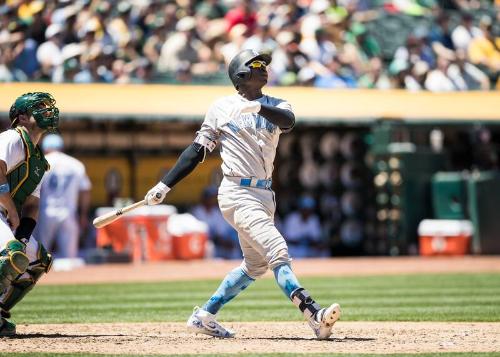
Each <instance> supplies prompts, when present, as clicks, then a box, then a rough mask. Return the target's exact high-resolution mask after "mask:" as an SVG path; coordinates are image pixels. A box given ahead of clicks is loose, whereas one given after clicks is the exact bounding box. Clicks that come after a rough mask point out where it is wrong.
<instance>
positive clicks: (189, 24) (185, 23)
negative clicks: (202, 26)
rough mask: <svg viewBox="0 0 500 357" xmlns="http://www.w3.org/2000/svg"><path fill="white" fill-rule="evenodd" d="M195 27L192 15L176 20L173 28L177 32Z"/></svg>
mask: <svg viewBox="0 0 500 357" xmlns="http://www.w3.org/2000/svg"><path fill="white" fill-rule="evenodd" d="M195 27H196V20H195V19H194V17H192V16H186V17H183V18H182V19H180V20H179V22H177V25H175V29H176V30H177V31H179V32H186V31H191V30H192V29H194V28H195Z"/></svg>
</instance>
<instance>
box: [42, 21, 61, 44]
mask: <svg viewBox="0 0 500 357" xmlns="http://www.w3.org/2000/svg"><path fill="white" fill-rule="evenodd" d="M62 30H63V27H62V26H61V25H59V24H50V25H49V27H47V29H46V30H45V39H46V40H48V39H50V38H52V37H54V36H55V35H57V34H60V33H61V32H62Z"/></svg>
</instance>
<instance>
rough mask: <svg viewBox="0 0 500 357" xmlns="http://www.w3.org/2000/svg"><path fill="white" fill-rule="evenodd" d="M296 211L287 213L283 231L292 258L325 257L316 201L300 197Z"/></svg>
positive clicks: (325, 249) (306, 196)
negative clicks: (316, 211)
mask: <svg viewBox="0 0 500 357" xmlns="http://www.w3.org/2000/svg"><path fill="white" fill-rule="evenodd" d="M297 206H298V209H297V210H296V211H292V212H291V213H289V214H288V215H287V216H286V217H285V220H284V225H283V230H284V233H285V237H286V241H287V244H288V251H289V253H290V256H291V257H292V258H307V257H318V256H326V255H327V253H326V252H327V248H326V246H325V244H324V243H323V239H322V232H321V222H320V220H319V216H318V215H317V214H316V213H315V209H316V201H315V199H314V198H312V197H311V196H308V195H304V196H302V197H300V199H299V201H298V205H297Z"/></svg>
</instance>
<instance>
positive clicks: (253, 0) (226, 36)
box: [0, 0, 500, 90]
mask: <svg viewBox="0 0 500 357" xmlns="http://www.w3.org/2000/svg"><path fill="white" fill-rule="evenodd" d="M257 5H258V6H257ZM499 8H500V7H496V8H494V7H492V6H491V4H490V3H488V2H487V1H480V0H446V1H439V2H436V1H435V0H423V1H418V2H417V1H413V0H411V1H399V0H398V1H396V0H393V1H368V0H342V1H340V0H339V1H337V0H310V1H305V2H297V1H292V0H282V1H275V2H273V1H260V0H236V1H226V0H209V1H125V0H123V1H122V0H118V1H117V0H113V1H111V0H102V1H91V0H79V1H67V0H58V1H55V0H52V1H45V2H44V1H40V0H34V1H7V2H6V3H5V4H3V5H1V6H0V80H2V81H28V80H51V81H53V82H62V81H70V82H78V83H89V82H96V81H97V82H99V81H100V82H119V83H129V82H136V81H138V82H144V81H173V82H186V83H189V82H191V81H198V80H200V79H203V80H213V79H216V80H220V78H221V77H220V76H219V75H220V74H222V71H223V69H222V68H223V66H222V64H223V62H224V61H225V58H230V57H232V56H233V55H234V53H236V52H238V51H239V50H241V49H243V48H254V49H257V50H260V51H268V52H270V53H271V52H272V53H273V58H274V60H273V62H272V63H271V66H270V67H269V68H268V72H269V83H270V84H274V85H313V83H314V81H315V80H316V79H317V78H316V77H317V76H324V73H323V74H322V72H325V68H326V67H327V66H328V65H330V64H331V63H330V62H331V57H332V56H337V57H338V58H339V61H340V63H341V70H342V71H341V72H342V76H341V77H345V76H346V73H345V72H347V73H348V74H349V77H352V78H353V79H354V81H355V82H357V83H355V86H359V87H367V86H368V87H370V86H372V84H370V82H371V81H370V80H369V81H368V83H367V82H366V80H367V79H368V78H370V77H376V76H377V73H378V72H381V73H383V72H384V69H385V70H388V71H389V73H391V74H392V75H393V78H392V79H393V81H392V83H394V86H395V87H397V88H406V87H408V88H409V89H411V90H414V89H415V88H417V87H418V86H415V85H414V84H415V83H419V82H420V80H418V81H413V79H414V78H413V77H414V73H413V69H414V68H415V64H416V63H417V62H419V61H424V62H426V63H427V65H428V68H429V72H430V71H433V70H434V69H435V67H436V54H435V53H434V52H437V51H436V48H435V46H436V44H439V45H440V46H442V47H444V48H446V49H448V50H450V51H458V50H461V51H466V52H467V53H468V56H470V59H469V60H470V61H473V65H475V66H476V67H479V69H480V70H481V71H483V72H486V73H487V74H488V76H489V81H490V82H491V83H492V86H495V82H497V83H498V84H497V85H498V86H499V87H500V82H499V81H498V79H497V77H498V70H497V69H496V67H495V65H493V68H491V65H490V64H485V62H484V61H487V62H489V61H490V60H489V59H488V60H486V58H487V57H494V56H495V53H496V52H498V47H499V46H498V45H497V44H496V41H497V40H496V39H495V37H494V34H492V30H493V29H494V25H495V24H496V23H497V22H498V21H499V20H500V15H499V14H500V12H499ZM448 9H455V10H457V9H458V10H459V11H461V12H462V13H463V15H462V19H461V21H460V24H458V26H456V27H455V28H453V27H452V24H453V23H454V22H453V21H450V12H449V10H448ZM479 10H480V11H481V13H488V14H489V16H491V18H490V21H487V20H485V19H487V18H484V19H483V20H482V21H481V22H480V26H477V23H476V21H475V20H474V16H472V15H475V14H476V13H479ZM401 12H402V13H407V14H410V15H419V14H420V15H421V14H431V13H432V14H437V18H435V19H434V20H433V17H432V16H429V17H427V18H426V19H425V21H423V20H422V21H420V20H419V21H418V23H419V27H418V28H408V29H404V28H401V31H402V33H403V34H405V33H410V36H409V37H408V40H407V43H406V44H403V43H401V44H399V43H397V45H400V46H399V47H398V48H397V50H396V51H395V53H394V56H393V57H392V53H393V49H392V48H387V46H389V45H388V44H386V43H384V41H382V39H381V37H380V36H386V35H384V34H382V33H381V32H379V31H378V30H379V26H380V23H381V22H384V21H385V17H384V16H385V14H387V13H391V14H392V16H398V15H397V14H398V13H401ZM493 18H494V20H493ZM429 21H430V23H429ZM400 22H401V23H402V22H403V21H402V20H401V21H400ZM49 28H50V31H49ZM55 29H57V31H56V34H54V30H55ZM229 29H230V30H229ZM46 33H47V34H51V38H50V39H48V38H45V34H46ZM488 36H489V37H488ZM485 37H486V38H487V39H486V40H485V39H484V38H485ZM398 38H399V37H396V38H395V41H399V39H398ZM377 40H378V41H381V42H380V43H381V44H384V46H383V47H382V48H381V47H380V46H379V45H378V42H377ZM54 41H56V42H58V43H57V44H56V45H55V46H56V47H57V49H56V47H54V44H55V42H54ZM472 43H473V46H472V48H469V47H470V46H469V45H470V44H472ZM67 45H79V46H81V48H82V53H81V54H80V55H78V56H74V57H71V58H68V57H66V59H65V60H62V61H61V63H60V64H57V63H58V62H59V59H58V58H59V57H60V54H61V52H62V49H63V48H64V47H65V46H67ZM392 45H393V44H392V42H391V45H390V46H389V47H392ZM39 47H40V48H39ZM49 47H52V49H53V50H54V51H51V50H50V51H49ZM38 48H39V49H38ZM96 48H97V49H96ZM162 49H163V50H164V51H163V53H162ZM389 50H390V53H389ZM37 52H38V53H39V55H38V57H39V58H40V59H39V60H38V59H37V56H35V54H36V53H37ZM49 52H51V53H52V52H53V53H54V54H55V55H54V56H47V53H49ZM389 56H390V57H389ZM374 57H379V58H380V59H382V62H383V64H384V66H383V67H384V68H382V69H381V71H379V69H380V68H379V62H378V60H374V61H372V60H371V59H372V58H374ZM391 57H392V58H391ZM457 57H458V56H457ZM450 58H451V57H450ZM450 58H448V61H451V62H453V63H451V64H450V69H452V68H455V67H454V66H453V64H455V63H454V60H452V59H450ZM66 61H68V62H66ZM388 62H390V64H389V63H388ZM388 64H389V66H388ZM464 65H465V66H464V67H463V69H465V68H467V69H468V70H467V72H470V71H471V68H472V67H471V65H467V61H465V62H464ZM419 67H420V68H423V66H421V65H419ZM40 68H41V70H40ZM65 68H66V73H67V75H64V76H63V74H64V73H65V70H64V69H65ZM403 68H404V70H402V69H403ZM459 68H462V67H459ZM394 69H400V70H398V71H394ZM472 71H473V72H474V75H472V77H474V79H473V80H472V82H473V83H470V84H472V85H466V86H464V85H463V82H462V84H459V83H458V82H457V83H456V84H455V86H457V88H459V89H460V90H462V89H463V88H473V87H476V88H481V89H484V88H485V86H484V81H483V80H482V79H481V80H480V81H479V82H480V84H479V86H478V83H475V84H474V82H476V81H477V78H476V77H477V73H479V72H477V71H474V70H472ZM429 72H427V73H429ZM462 73H465V72H463V70H462ZM465 75H466V76H467V75H468V76H471V74H470V73H469V74H465ZM453 76H454V78H458V77H457V75H456V74H454V75H453ZM223 77H224V78H225V76H223ZM462 77H463V75H462ZM405 79H407V80H405ZM469 79H471V78H469ZM459 81H460V80H459ZM405 82H408V83H410V82H411V83H413V84H410V85H407V84H405ZM224 83H227V82H226V81H224ZM424 89H425V88H424Z"/></svg>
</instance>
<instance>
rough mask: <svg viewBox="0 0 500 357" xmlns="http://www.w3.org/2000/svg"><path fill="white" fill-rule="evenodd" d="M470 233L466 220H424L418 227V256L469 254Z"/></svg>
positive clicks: (469, 224) (470, 226)
mask: <svg viewBox="0 0 500 357" xmlns="http://www.w3.org/2000/svg"><path fill="white" fill-rule="evenodd" d="M472 233H473V227H472V223H471V222H470V221H467V220H447V219H424V220H423V221H422V222H420V224H419V226H418V235H419V251H420V255H427V256H429V255H464V254H469V253H470V241H471V237H472Z"/></svg>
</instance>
